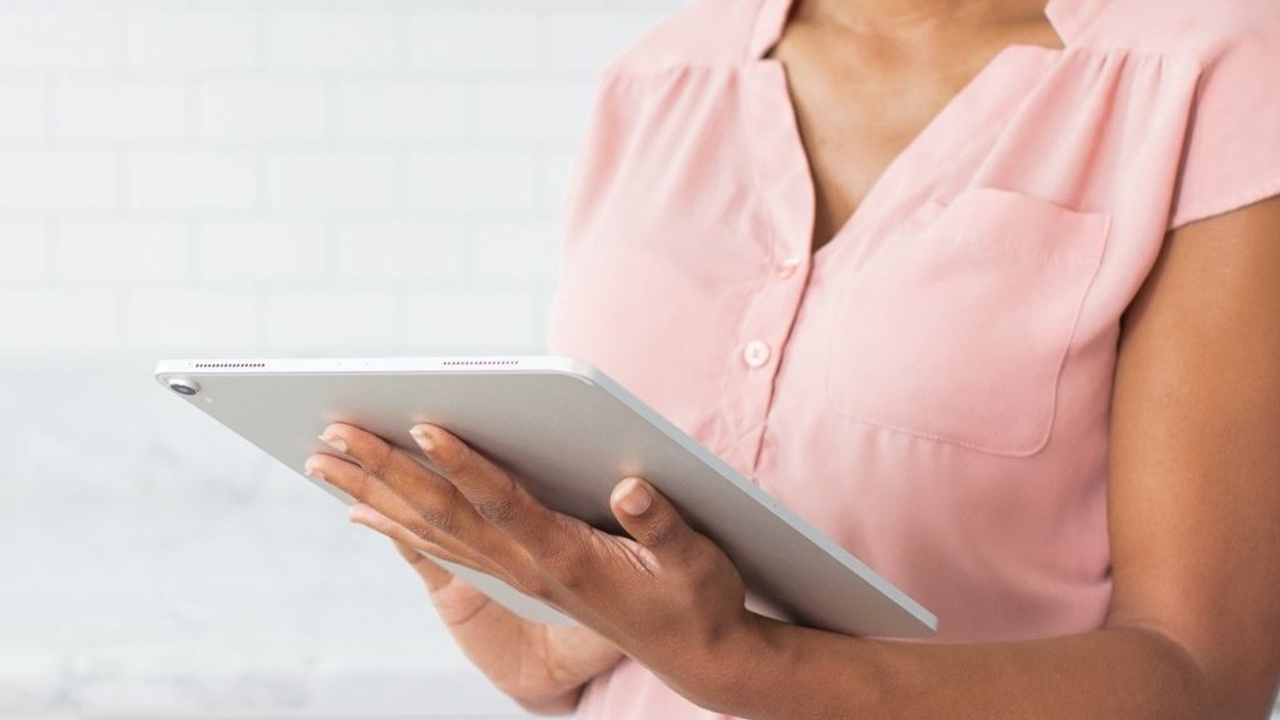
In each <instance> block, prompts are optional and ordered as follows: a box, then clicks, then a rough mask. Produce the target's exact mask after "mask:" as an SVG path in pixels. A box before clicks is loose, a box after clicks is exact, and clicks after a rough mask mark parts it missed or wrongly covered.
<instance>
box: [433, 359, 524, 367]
mask: <svg viewBox="0 0 1280 720" xmlns="http://www.w3.org/2000/svg"><path fill="white" fill-rule="evenodd" d="M441 364H442V365H444V366H445V367H456V366H462V365H469V366H472V367H498V366H507V367H509V366H512V365H519V364H520V361H519V360H445V361H444V362H443V363H441Z"/></svg>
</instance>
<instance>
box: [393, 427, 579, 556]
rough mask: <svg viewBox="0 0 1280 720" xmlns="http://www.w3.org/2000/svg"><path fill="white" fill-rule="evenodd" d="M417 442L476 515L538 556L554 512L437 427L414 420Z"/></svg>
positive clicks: (492, 465)
mask: <svg viewBox="0 0 1280 720" xmlns="http://www.w3.org/2000/svg"><path fill="white" fill-rule="evenodd" d="M410 435H412V436H413V439H414V441H415V442H417V443H418V447H419V448H421V449H422V452H423V454H424V455H426V456H427V459H428V460H430V461H431V464H432V466H433V467H434V468H435V470H436V471H437V472H438V473H439V474H440V476H441V477H442V478H444V479H445V480H447V481H448V482H449V483H450V484H452V485H453V487H455V488H457V490H458V491H459V492H460V493H462V495H464V496H465V497H466V499H467V501H468V502H469V503H470V504H471V506H472V507H474V508H475V511H476V514H478V515H479V516H480V517H482V518H484V520H486V521H487V522H489V523H490V524H492V525H494V526H496V527H497V528H499V529H501V530H502V531H504V532H505V533H507V534H509V535H511V536H512V538H513V539H515V540H516V541H517V542H518V543H520V544H521V545H523V546H524V547H526V548H528V549H529V550H530V551H531V552H532V553H533V554H535V555H540V554H543V553H545V552H547V551H549V550H551V549H552V548H548V547H547V543H548V540H549V539H551V538H552V536H553V533H548V532H547V529H548V528H549V527H550V525H549V523H552V522H555V521H556V517H557V516H556V515H555V514H554V513H552V512H551V511H550V510H548V509H547V508H546V507H545V506H544V505H543V504H542V503H540V502H538V500H537V499H535V498H534V497H533V496H532V495H530V494H529V493H528V491H526V490H525V489H524V488H522V487H520V485H519V483H517V482H516V481H515V480H513V479H512V478H511V476H510V475H509V474H507V473H506V472H505V471H504V470H502V469H501V468H499V467H498V466H496V465H494V464H493V463H492V462H490V461H489V460H488V459H487V458H485V457H484V456H483V455H481V454H480V453H478V452H476V451H474V450H472V449H471V448H470V447H469V446H468V445H467V444H466V443H464V442H462V441H461V440H459V439H458V438H457V437H455V436H454V435H452V434H451V433H449V432H448V431H446V430H443V429H442V428H438V427H436V426H434V425H417V426H415V427H414V428H413V429H412V430H411V431H410Z"/></svg>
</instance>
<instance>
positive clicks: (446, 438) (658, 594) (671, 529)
mask: <svg viewBox="0 0 1280 720" xmlns="http://www.w3.org/2000/svg"><path fill="white" fill-rule="evenodd" d="M412 435H413V437H414V439H415V441H416V442H417V444H418V447H419V448H421V450H422V452H423V455H424V456H425V458H426V459H427V460H428V462H429V467H428V466H425V465H424V464H423V463H422V462H420V461H419V459H417V458H415V457H413V456H411V455H410V454H408V453H406V452H403V451H401V450H399V449H397V448H395V447H393V446H391V445H390V444H388V443H386V442H385V441H383V440H382V439H381V438H378V437H377V436H375V435H372V434H370V433H367V432H365V431H363V430H361V429H359V428H355V427H352V426H350V425H343V424H335V425H332V426H330V427H329V428H328V429H327V430H326V432H325V435H324V438H325V440H326V441H327V442H329V444H330V445H332V446H333V447H334V448H335V449H336V450H338V451H339V452H340V453H342V454H344V455H346V456H347V457H349V458H351V459H352V460H354V461H355V462H350V461H348V460H346V459H344V458H340V457H337V456H334V455H325V454H320V455H314V456H312V457H311V458H310V459H309V460H308V461H307V471H308V473H310V474H312V475H314V476H319V477H321V478H323V479H324V480H326V481H328V482H330V483H332V484H333V485H335V486H337V487H338V488H340V489H342V490H343V491H344V492H346V493H347V494H348V495H350V496H352V497H354V498H356V499H357V500H358V501H360V502H361V503H362V504H364V505H366V506H368V507H369V508H371V509H372V510H376V513H369V511H367V510H359V509H357V510H355V511H354V512H355V514H356V517H355V519H357V520H359V521H367V522H366V524H370V525H372V526H374V527H378V526H377V525H376V524H375V523H382V524H383V525H382V527H380V528H378V529H381V530H383V531H384V532H387V531H389V530H390V529H391V528H392V525H399V526H402V527H403V528H406V529H407V530H408V531H409V534H408V535H404V534H401V535H400V537H398V538H397V539H398V540H400V541H401V542H402V543H403V544H404V545H405V546H406V547H407V546H408V545H409V544H412V545H413V546H414V547H415V548H419V549H422V550H423V551H425V552H427V553H429V554H430V555H432V556H434V557H437V558H440V559H443V560H447V561H449V562H453V563H457V564H460V565H465V566H467V567H471V568H474V569H476V570H479V571H482V572H485V573H487V574H489V575H492V576H494V577H497V578H498V579H501V580H503V581H504V582H506V583H508V584H509V585H511V586H513V587H515V588H517V589H519V590H521V591H522V592H524V593H526V594H528V595H530V596H533V597H536V598H539V599H541V600H543V601H544V602H546V603H547V604H549V605H551V606H553V607H556V608H557V609H559V610H560V611H562V612H564V613H565V614H567V615H569V616H570V617H573V618H574V619H576V620H578V621H579V622H581V623H582V624H583V625H585V626H587V627H589V628H591V629H593V630H594V631H596V632H597V633H599V635H601V636H602V637H604V638H607V639H608V640H609V641H610V642H612V643H613V644H615V645H616V646H617V647H618V648H621V649H622V650H623V651H625V652H626V653H627V654H629V655H631V656H633V657H635V658H636V659H637V660H639V661H640V662H642V663H644V664H645V665H646V666H648V667H649V668H650V669H651V670H653V671H654V672H656V673H657V674H659V675H661V676H662V677H663V679H664V680H665V681H666V682H667V683H669V684H670V685H671V686H672V687H673V688H675V689H677V690H679V691H681V692H682V693H683V694H685V695H686V696H688V697H690V699H693V700H694V701H695V702H696V701H697V700H698V699H699V697H701V696H703V694H704V692H708V691H710V690H711V689H712V688H717V689H718V690H719V692H723V690H724V685H725V682H726V678H723V677H719V675H720V673H719V672H718V671H717V668H718V667H720V668H722V667H724V663H723V662H720V663H717V662H716V658H717V652H718V649H719V648H721V647H722V645H723V644H724V643H726V642H728V641H729V640H730V639H733V638H735V637H738V636H741V635H742V634H744V633H748V632H750V630H751V628H752V626H753V625H754V623H755V621H756V616H754V615H752V614H751V613H749V612H748V611H747V610H745V608H744V606H743V602H744V599H745V589H744V587H743V584H742V580H741V578H740V576H739V575H738V572H737V570H736V569H735V568H734V567H733V564H732V563H731V562H730V561H729V559H728V557H727V556H725V554H724V553H723V552H722V551H721V550H720V549H719V548H718V547H716V546H715V545H714V544H713V543H712V542H711V541H710V540H709V539H707V538H706V537H705V536H703V535H700V534H698V533H696V532H694V531H693V530H692V529H691V528H690V527H689V526H688V525H686V524H685V522H684V521H683V519H682V518H681V517H680V515H679V513H678V512H677V511H676V509H675V507H674V506H672V505H671V504H670V503H669V502H668V501H667V500H666V499H665V498H664V497H663V496H662V495H660V494H659V493H658V492H657V491H656V490H655V489H654V488H653V487H652V486H651V485H649V484H648V483H646V482H645V481H643V480H641V479H638V478H627V479H625V480H623V481H622V482H620V483H619V484H618V485H617V486H616V488H615V489H614V492H613V494H612V497H611V498H610V505H611V507H612V509H613V512H614V515H615V516H616V517H617V519H618V522H619V523H620V524H621V525H622V527H623V528H624V529H625V530H626V532H627V533H628V534H629V535H630V537H619V536H615V535H610V534H608V533H605V532H602V531H599V530H596V529H595V528H592V527H591V526H589V525H587V524H585V523H583V522H581V521H579V520H577V519H575V518H572V517H569V516H566V515H562V514H560V513H557V512H554V511H552V510H550V509H548V508H547V507H546V506H544V505H542V504H541V503H539V502H538V501H537V500H536V499H535V498H533V496H531V495H530V494H529V493H528V492H527V491H525V490H524V489H523V488H522V487H521V486H520V484H519V483H518V481H517V480H516V479H514V478H512V477H511V476H510V475H508V474H507V473H506V472H504V471H503V470H501V469H500V468H499V467H497V466H496V465H495V464H493V463H492V462H490V461H489V460H488V459H486V458H484V457H483V456H481V455H480V454H479V453H477V452H474V451H473V450H472V449H471V448H469V447H468V446H467V445H466V444H465V443H463V442H462V441H460V440H459V439H458V438H456V437H454V436H453V435H451V434H449V433H448V432H446V431H444V430H442V429H440V428H437V427H434V426H428V425H420V426H417V427H415V428H413V431H412ZM362 513H367V514H365V515H363V516H362ZM377 515H381V516H382V519H381V520H377V519H376V517H377ZM388 534H391V533H390V532H388ZM424 572H425V573H426V574H425V575H424V577H425V578H427V580H428V582H429V583H431V584H433V585H436V587H437V588H438V590H439V592H441V593H447V591H448V588H449V585H448V584H446V583H448V582H449V581H447V580H446V579H445V576H444V575H442V574H436V571H435V570H434V569H427V570H425V571H424ZM454 582H456V581H454ZM474 592H475V591H473V590H472V591H469V592H468V591H460V596H459V597H457V598H446V597H445V596H444V595H442V596H441V598H440V600H441V601H444V602H445V604H446V605H447V606H453V607H451V608H449V609H446V613H456V615H455V617H454V619H455V620H458V619H462V618H465V617H466V615H467V613H468V611H469V610H471V605H472V603H475V607H477V608H479V607H482V606H483V603H482V601H480V600H479V599H478V598H476V597H475V595H473V594H471V593H474ZM468 598H470V599H468ZM490 607H495V606H492V605H490ZM481 611H482V610H481ZM601 669H603V668H601ZM586 679H589V678H583V681H585V680H586Z"/></svg>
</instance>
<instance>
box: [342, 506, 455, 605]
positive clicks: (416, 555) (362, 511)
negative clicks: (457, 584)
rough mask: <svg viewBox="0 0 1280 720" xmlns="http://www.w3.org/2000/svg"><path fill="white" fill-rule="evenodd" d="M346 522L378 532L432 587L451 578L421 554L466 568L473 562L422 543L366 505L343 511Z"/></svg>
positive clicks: (422, 540) (407, 530)
mask: <svg viewBox="0 0 1280 720" xmlns="http://www.w3.org/2000/svg"><path fill="white" fill-rule="evenodd" d="M347 519H349V520H350V521H351V522H353V523H356V524H357V525H363V526H365V527H367V528H369V529H370V530H373V531H375V532H378V533H381V534H382V535H385V536H387V537H388V538H390V539H391V542H393V543H395V546H396V549H397V550H399V551H400V556H401V557H403V558H404V559H405V562H407V563H409V565H411V566H412V567H413V569H414V570H416V571H417V572H418V574H419V575H421V576H422V579H423V580H425V581H426V582H427V586H428V587H431V586H432V585H433V584H443V583H446V582H448V579H449V578H450V577H452V576H453V574H452V573H450V572H449V571H448V570H445V569H444V568H442V567H440V566H439V565H437V564H436V563H434V562H431V560H430V559H428V558H427V556H425V555H423V554H422V553H424V552H425V553H428V554H430V555H431V556H433V557H437V558H440V559H441V560H446V561H448V562H453V563H459V564H463V565H469V564H472V563H473V562H474V560H472V561H470V562H469V561H467V560H464V559H463V558H461V557H459V556H458V555H457V554H456V553H453V552H450V551H449V550H446V549H445V548H443V547H441V546H440V545H437V544H436V543H433V542H430V541H428V540H424V539H422V538H421V537H419V536H417V535H415V534H414V533H413V531H411V530H410V529H409V528H407V527H405V526H403V525H401V524H400V523H398V522H396V521H394V520H392V519H391V518H389V517H387V516H386V515H383V514H382V513H380V512H378V511H377V510H375V509H373V508H372V507H370V506H368V505H352V506H351V508H350V509H349V510H348V511H347Z"/></svg>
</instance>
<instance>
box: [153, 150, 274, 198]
mask: <svg viewBox="0 0 1280 720" xmlns="http://www.w3.org/2000/svg"><path fill="white" fill-rule="evenodd" d="M128 177H129V189H128V192H129V204H130V206H131V207H134V208H142V209H148V210H170V211H172V210H179V211H191V210H234V209H243V208H250V207H253V206H254V204H255V203H256V201H257V193H258V163H257V159H256V158H255V157H254V156H253V155H251V154H249V153H244V152H215V151H175V152H145V153H137V154H134V155H132V156H130V157H129V173H128Z"/></svg>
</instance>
